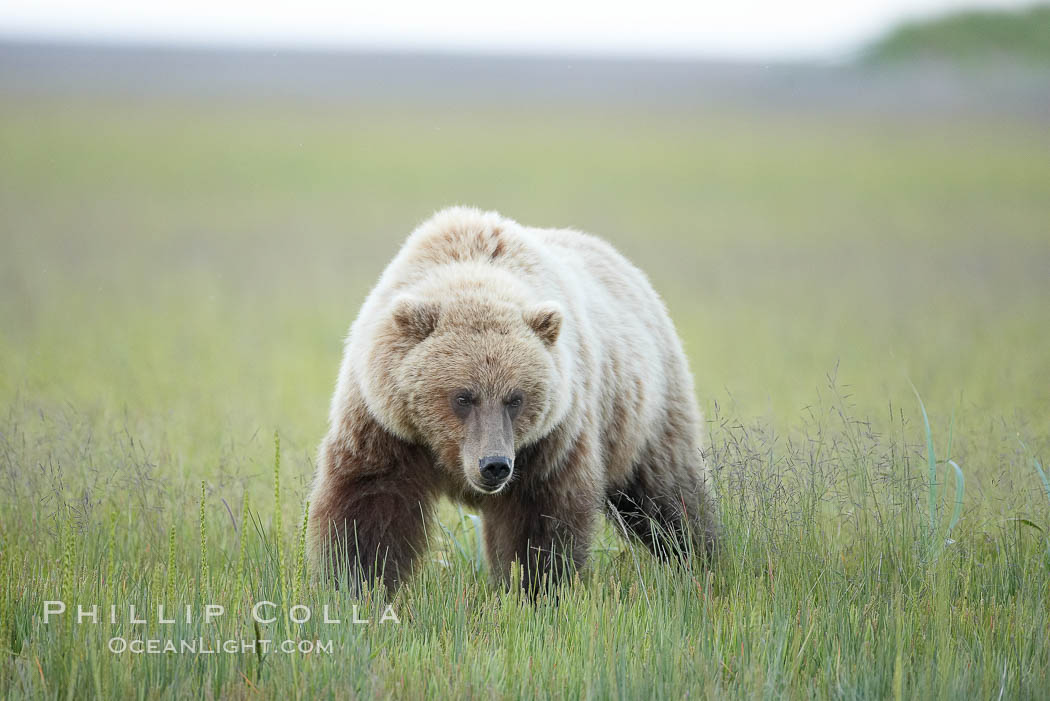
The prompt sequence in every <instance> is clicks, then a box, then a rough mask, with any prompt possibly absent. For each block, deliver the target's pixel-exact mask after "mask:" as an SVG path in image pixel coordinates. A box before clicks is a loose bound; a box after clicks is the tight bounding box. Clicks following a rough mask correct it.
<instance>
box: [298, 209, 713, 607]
mask: <svg viewBox="0 0 1050 701" xmlns="http://www.w3.org/2000/svg"><path fill="white" fill-rule="evenodd" d="M702 429H703V426H702V422H701V415H700V410H699V407H698V406H697V402H696V398H695V396H694V394H693V381H692V376H691V375H690V372H689V368H688V365H687V362H686V358H685V355H684V353H683V352H682V345H681V342H680V340H679V338H678V335H677V333H676V332H675V329H674V325H673V324H672V323H671V319H670V318H669V316H668V314H667V310H666V308H665V307H664V304H663V302H662V301H661V299H660V298H659V296H658V295H657V294H656V292H655V291H654V290H653V288H652V286H651V285H650V284H649V281H648V280H647V279H646V277H645V275H644V274H643V273H642V272H641V271H639V270H638V269H637V268H635V267H634V266H633V265H631V264H630V263H629V262H628V261H627V260H626V259H625V258H624V257H623V256H621V255H620V254H619V253H618V252H617V251H616V250H614V249H613V247H612V246H610V245H609V244H607V243H605V242H604V241H602V240H600V239H598V238H595V237H593V236H589V235H587V234H582V233H579V232H576V231H571V230H552V229H536V228H529V227H525V226H522V225H520V224H518V223H517V222H515V221H513V220H510V219H507V218H504V217H502V216H500V215H499V214H497V213H495V212H482V211H479V210H476V209H469V208H461V207H457V208H451V209H446V210H444V211H441V212H439V213H437V214H436V215H434V216H433V217H432V218H431V219H429V220H428V221H426V222H425V223H423V224H422V225H421V226H420V227H419V228H418V229H417V230H416V231H415V232H414V233H413V234H412V235H411V236H410V237H409V238H408V240H407V241H406V242H405V244H404V246H403V247H402V248H401V251H400V252H399V253H398V254H397V256H396V257H395V258H394V260H393V261H392V262H391V263H390V265H389V266H388V267H387V268H386V270H385V271H384V273H383V275H382V277H381V278H380V279H379V282H378V284H377V285H376V286H375V288H374V289H373V290H372V292H371V294H369V296H368V298H367V299H366V300H365V302H364V305H363V306H362V308H361V311H360V314H359V315H358V317H357V320H356V321H355V322H354V324H353V325H352V326H351V328H350V334H349V336H348V337H347V341H346V347H345V352H344V355H343V362H342V367H341V369H340V373H339V381H338V384H337V386H336V390H335V395H334V397H333V398H332V405H331V416H330V427H329V431H328V434H327V436H326V437H325V438H324V441H323V442H322V444H321V448H320V454H319V458H318V465H317V474H316V477H315V482H314V487H313V495H312V497H311V506H310V515H309V520H310V529H309V534H310V545H311V552H312V554H313V557H314V559H315V561H316V562H317V563H318V564H319V565H321V567H322V569H324V570H325V571H326V572H327V573H329V575H334V576H335V577H336V578H337V581H338V580H340V579H343V578H347V579H348V580H349V582H350V583H351V584H352V585H355V586H356V585H358V584H361V583H362V582H364V581H370V582H373V583H382V584H385V585H387V586H388V587H394V586H396V585H397V584H398V583H399V582H401V581H403V580H404V579H405V577H406V576H407V575H408V574H410V572H411V571H412V569H413V566H414V563H415V562H416V561H417V559H418V557H419V555H420V554H421V552H422V550H423V549H424V546H425V544H426V525H427V521H428V518H429V517H430V515H431V510H432V508H433V506H434V503H435V501H436V500H437V499H438V498H439V497H442V496H445V497H448V498H450V499H452V500H453V501H456V502H460V503H463V504H466V505H469V506H470V507H471V508H474V509H477V510H479V511H480V512H481V514H482V519H483V523H484V526H483V530H484V535H485V549H486V555H487V557H488V561H489V563H490V566H491V567H492V569H493V571H494V572H496V573H498V575H499V576H500V577H501V578H502V579H503V580H504V581H506V580H507V578H508V576H509V573H510V571H511V563H512V562H514V561H518V562H519V563H520V564H521V570H520V571H521V572H522V582H523V584H524V586H525V587H526V588H527V589H528V590H529V591H530V592H533V593H535V592H537V591H539V589H540V587H544V588H546V587H549V586H553V585H555V584H557V583H558V582H559V581H560V580H562V579H563V578H564V576H565V575H566V574H567V573H569V572H571V571H573V570H574V569H575V568H578V567H580V566H581V565H583V564H584V562H585V560H586V559H587V554H588V546H589V544H590V542H591V538H592V535H593V533H594V532H595V528H596V527H597V526H598V524H599V515H600V514H601V513H602V511H603V510H604V511H606V512H607V513H608V514H609V515H610V517H611V518H612V519H613V521H614V523H615V525H616V527H617V529H618V530H620V532H621V533H624V534H629V535H630V536H632V537H636V538H637V539H639V540H640V541H641V542H643V543H644V544H645V545H646V546H648V547H649V548H650V549H651V550H652V551H653V552H654V553H656V554H657V555H660V556H668V555H676V556H679V557H680V556H682V555H683V554H684V553H690V552H696V553H708V554H709V553H710V552H711V551H712V549H713V547H714V545H715V540H716V537H717V533H718V515H717V507H716V504H715V500H714V497H713V492H712V489H711V484H710V478H709V476H708V472H707V466H706V464H705V461H704V458H703V455H702V453H701V437H702Z"/></svg>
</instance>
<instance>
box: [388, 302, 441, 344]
mask: <svg viewBox="0 0 1050 701" xmlns="http://www.w3.org/2000/svg"><path fill="white" fill-rule="evenodd" d="M440 316H441V305H439V304H438V303H437V302H428V301H426V300H422V299H418V298H416V297H409V296H408V295H405V296H403V297H400V298H398V299H397V300H395V301H394V323H395V324H397V328H398V330H399V331H400V332H401V333H402V334H404V335H405V337H406V338H409V339H411V340H413V341H415V342H416V343H419V342H420V341H422V340H423V339H425V338H426V337H427V336H429V335H430V334H431V333H433V332H434V329H435V328H437V323H438V317H440Z"/></svg>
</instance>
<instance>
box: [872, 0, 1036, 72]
mask: <svg viewBox="0 0 1050 701" xmlns="http://www.w3.org/2000/svg"><path fill="white" fill-rule="evenodd" d="M864 58H865V60H867V61H868V62H871V63H886V62H902V61H915V60H923V61H945V62H954V63H961V64H967V65H971V66H973V65H979V64H986V63H988V62H1016V63H1026V64H1036V65H1043V66H1047V67H1050V5H1037V6H1033V7H1028V8H1024V9H1020V10H967V11H963V12H954V13H951V14H947V15H942V16H939V17H935V18H933V19H927V20H921V21H915V22H908V23H905V24H902V25H901V26H900V27H898V28H896V29H894V30H892V31H891V32H890V33H889V34H887V35H886V36H885V37H884V38H882V39H880V40H878V41H876V42H875V43H874V44H872V45H871V46H870V47H869V48H868V49H867V50H866V51H865V52H864Z"/></svg>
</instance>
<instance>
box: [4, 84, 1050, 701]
mask: <svg viewBox="0 0 1050 701" xmlns="http://www.w3.org/2000/svg"><path fill="white" fill-rule="evenodd" d="M0 154H2V157H0V227H2V228H0V329H2V331H0V367H2V368H3V372H2V374H0V401H2V402H3V404H2V406H0V410H2V414H0V513H2V514H3V518H2V519H0V572H2V574H0V578H2V589H0V695H2V696H4V697H5V698H18V697H49V698H82V697H90V696H101V697H105V698H115V697H125V696H127V697H130V696H135V697H143V698H154V697H166V696H171V695H174V696H188V697H199V696H224V697H225V696H233V697H255V696H265V697H284V698H287V697H297V698H299V697H301V698H315V697H318V696H321V697H329V696H330V697H335V698H353V697H358V696H361V697H372V696H376V695H378V696H396V697H406V698H415V697H419V695H420V694H424V693H425V694H429V695H434V696H438V697H442V696H444V697H454V698H464V697H484V698H491V697H497V698H516V697H522V696H526V697H549V698H566V697H568V698H603V697H617V696H618V697H625V698H633V697H648V696H652V697H655V698H679V697H682V696H684V695H686V694H688V695H690V696H694V697H695V696H702V697H712V698H724V697H739V698H755V697H780V696H792V697H810V696H817V697H826V696H834V697H851V698H852V697H864V698H886V697H897V698H905V697H907V698H956V697H960V696H964V695H966V696H975V697H978V698H999V697H1000V696H1001V697H1002V698H1041V697H1043V696H1044V695H1045V690H1046V689H1047V688H1050V642H1048V641H1047V639H1046V631H1047V630H1050V554H1048V553H1050V551H1048V542H1050V541H1048V540H1047V534H1048V533H1050V486H1047V483H1046V481H1045V479H1046V478H1045V473H1044V471H1043V469H1042V468H1043V466H1045V465H1046V463H1047V460H1046V455H1047V451H1048V449H1050V420H1048V417H1050V395H1048V387H1050V353H1047V348H1048V347H1050V305H1047V304H1046V300H1047V299H1048V298H1050V279H1048V277H1047V275H1046V271H1047V270H1048V269H1050V233H1048V231H1047V222H1050V197H1047V194H1048V192H1047V190H1048V184H1050V142H1047V140H1046V138H1045V125H1044V124H1038V123H1028V122H1024V121H1009V120H1000V121H990V120H977V119H967V118H964V117H961V116H960V117H957V118H955V119H954V120H952V121H947V122H945V121H938V122H932V121H929V120H926V119H924V118H919V117H914V118H905V117H898V118H888V117H887V118H880V119H875V118H871V119H864V118H859V117H857V116H846V115H839V116H834V115H802V114H794V115H792V114H786V113H783V114H750V115H741V114H723V113H718V112H715V111H710V112H700V111H698V112H679V113H674V112H667V113H655V114H643V113H641V112H626V113H622V114H616V115H611V114H609V113H598V112H588V111H586V110H583V109H581V110H579V111H577V112H566V111H559V112H557V113H551V114H548V113H541V112H537V113H531V114H530V113H522V112H521V111H519V110H509V109H507V110H501V109H499V108H498V107H496V106H489V107H486V108H484V109H468V108H466V107H464V108H450V107H441V106H433V107H425V108H424V107H420V106H413V107H412V109H410V110H407V109H404V108H398V109H395V108H394V107H390V108H389V109H387V108H384V106H382V105H368V106H346V105H343V106H339V105H334V104H331V103H328V104H322V103H304V104H302V105H299V106H291V105H287V104H275V103H267V102H264V101H260V102H258V103H235V102H216V103H207V104H206V103H193V102H192V101H181V102H179V101H170V102H167V103H160V102H157V101H154V102H150V101H144V102H136V101H131V100H128V101H123V102H121V101H109V102H106V101H101V100H99V101H79V102H77V101H58V100H54V101H48V100H33V99H28V98H15V97H10V96H8V97H5V99H4V109H3V111H2V112H0ZM456 202H461V203H469V204H477V205H480V206H484V207H489V208H495V209H500V210H501V211H503V212H504V213H505V214H507V215H509V216H512V217H515V218H517V219H519V220H520V221H523V222H526V223H530V224H538V225H572V226H577V227H579V228H582V229H585V230H589V231H592V232H594V233H598V234H601V235H603V236H605V237H607V238H608V239H610V240H611V241H613V242H614V243H615V244H616V245H617V246H619V247H620V248H621V249H622V250H623V251H624V252H625V253H627V254H628V255H629V256H630V257H631V258H632V259H634V260H635V261H636V262H638V263H639V264H640V265H641V266H642V267H643V268H644V269H645V270H646V271H647V272H648V273H649V275H650V277H651V278H652V279H653V282H654V284H655V285H656V287H657V288H658V289H659V290H660V291H661V292H662V293H663V294H664V295H665V297H666V299H667V301H668V304H669V306H670V309H671V313H672V316H673V318H674V319H675V321H676V323H677V325H678V327H679V330H680V332H681V334H682V336H683V338H684V340H685V342H686V346H687V351H688V353H689V355H690V361H691V364H692V367H693V370H694V373H695V375H696V381H697V393H698V396H699V398H700V400H701V403H702V405H703V407H704V408H705V411H706V412H707V416H708V419H709V425H710V432H711V460H712V464H713V465H714V466H715V468H716V474H717V487H718V490H719V492H720V493H721V495H722V510H723V518H724V520H725V524H726V538H725V543H724V548H723V551H722V554H721V557H720V559H719V561H718V563H717V566H715V567H714V568H713V569H712V570H711V571H706V570H705V569H703V568H702V567H700V565H699V564H691V565H690V566H689V567H687V568H683V569H679V570H674V569H668V568H664V567H661V566H660V565H659V564H658V563H656V562H654V561H653V560H652V558H650V557H649V556H648V555H647V554H646V553H645V552H644V551H641V550H638V549H636V548H634V547H628V546H626V545H624V544H623V543H622V542H620V541H619V540H618V539H617V538H616V537H615V534H614V532H613V531H612V529H611V528H607V529H606V531H605V532H604V533H603V537H602V538H601V542H600V543H599V545H598V546H597V547H596V548H595V551H594V553H593V561H592V564H591V567H590V568H589V569H587V570H586V571H585V572H583V573H581V574H580V576H579V578H578V580H577V581H574V582H572V583H571V584H570V585H569V586H568V587H567V588H566V589H565V590H564V591H563V592H561V596H560V601H559V603H558V604H557V605H552V604H550V603H549V602H546V603H543V602H541V603H540V604H539V605H537V606H532V605H528V604H524V603H523V602H521V601H520V600H519V599H518V597H517V596H516V594H515V593H513V592H511V593H506V592H502V591H498V590H496V589H495V588H494V587H493V586H492V585H491V584H490V583H489V580H488V577H487V574H488V573H487V570H486V567H485V565H484V562H483V560H482V558H481V556H480V554H479V539H478V536H477V530H476V529H477V523H476V519H475V518H473V515H472V514H470V513H468V512H465V511H462V510H457V509H456V508H454V507H452V506H451V505H449V506H446V507H444V508H443V509H442V511H441V523H440V524H439V523H435V524H432V527H431V529H430V538H431V540H432V544H433V547H432V550H431V552H430V553H429V556H428V558H427V560H426V562H425V564H424V566H423V567H422V571H421V572H420V575H419V577H418V578H416V579H415V580H413V581H412V582H411V583H410V584H409V586H407V587H405V588H404V589H403V590H402V591H400V592H399V593H398V594H397V595H396V597H394V599H393V600H392V601H391V602H389V603H390V604H391V605H392V606H393V610H394V611H396V613H397V615H398V616H399V618H400V623H383V624H380V623H379V622H378V619H379V618H380V617H381V616H382V614H383V611H384V605H385V602H382V601H378V600H375V599H373V598H372V596H371V595H368V596H366V597H365V599H364V600H363V601H360V602H356V603H358V604H359V611H360V615H361V616H362V617H368V618H370V619H371V621H372V622H371V623H369V624H367V625H351V624H349V623H348V619H349V618H350V614H351V608H350V607H351V605H352V604H353V603H355V602H354V601H352V600H350V599H349V598H348V596H347V595H346V594H345V593H342V592H334V591H329V590H328V589H326V588H325V587H323V586H320V585H319V584H318V583H317V582H316V581H314V580H313V579H312V578H311V577H310V576H309V575H308V573H307V572H306V571H305V568H304V567H303V563H302V537H301V536H302V523H303V516H304V510H305V498H306V494H307V492H308V483H309V479H310V477H311V474H312V462H313V456H314V452H315V448H316V445H317V443H318V441H319V440H320V437H321V436H322V434H323V432H324V430H325V420H326V414H327V405H328V400H329V396H330V392H331V390H332V387H333V384H334V380H335V374H336V370H337V366H338V362H339V357H340V350H341V339H342V336H343V334H344V333H345V330H346V327H347V326H348V324H349V322H350V321H351V320H352V319H353V317H354V315H355V313H356V310H357V307H358V305H359V304H360V302H361V301H362V299H363V297H364V295H365V294H366V293H367V291H368V289H369V288H370V287H371V285H372V284H373V283H374V281H375V279H376V278H377V277H378V275H379V272H380V271H381V269H382V267H383V265H384V264H385V263H386V262H387V261H388V260H389V258H390V257H391V256H392V255H393V254H394V252H395V251H396V249H397V246H398V244H399V242H400V240H401V239H402V238H403V237H404V236H405V235H406V233H407V232H408V230H410V229H411V227H412V226H413V225H414V224H415V223H416V222H418V221H419V220H421V219H423V218H424V217H426V216H427V215H428V214H429V213H430V212H431V211H433V210H434V209H436V208H439V207H441V206H444V205H447V204H450V203H456ZM912 383H913V384H914V387H915V388H917V390H918V392H919V393H920V394H921V396H922V400H921V401H922V403H923V404H924V406H922V407H920V402H919V401H918V400H917V399H916V396H915V394H914V393H913V391H912ZM275 431H276V432H277V434H278V435H279V439H280V441H279V452H278V451H275V444H274V441H273V440H272V437H273V436H274V432H275ZM1019 438H1020V441H1019V440H1018V439H1019ZM1022 441H1023V443H1022ZM275 453H277V454H278V455H279V460H278V459H275ZM956 480H958V481H956ZM202 482H203V493H202V490H201V485H202ZM960 494H961V506H960V507H959V509H958V511H956V505H957V502H959V501H960V496H959V495H960ZM53 599H62V600H65V601H67V602H69V603H71V604H72V605H74V606H75V605H76V604H77V603H82V604H85V605H91V604H98V605H99V606H100V608H101V610H102V612H103V618H104V617H105V616H106V613H107V612H108V607H109V605H111V604H116V605H118V608H119V610H120V611H121V613H120V614H119V619H118V622H117V623H116V624H110V623H108V622H101V623H99V624H97V625H92V624H89V623H84V624H81V625H72V624H70V623H69V615H68V614H67V615H66V616H65V619H64V622H63V621H60V620H53V621H52V622H51V623H49V624H46V625H45V624H44V622H43V617H42V613H43V602H44V601H46V600H53ZM262 600H269V601H273V602H276V603H278V608H279V609H280V610H282V611H284V610H286V609H288V608H289V607H291V606H292V605H294V604H295V603H297V602H301V603H303V604H307V605H309V606H310V608H311V610H312V611H313V614H314V618H313V619H312V620H311V621H309V622H307V623H305V624H302V625H299V624H295V623H293V622H291V621H289V620H288V618H287V617H286V616H283V615H282V616H281V617H279V618H278V621H276V622H274V623H262V624H258V625H254V624H253V623H252V620H251V616H250V609H251V607H252V606H253V605H254V604H255V603H256V602H258V601H262ZM208 603H216V604H221V605H223V606H225V609H226V614H225V615H224V616H223V617H221V618H219V619H218V620H217V621H215V622H213V623H205V622H203V620H201V618H202V616H203V606H204V605H205V604H208ZM326 603H327V604H329V605H330V609H331V611H332V612H333V613H335V612H338V614H337V615H339V617H340V618H342V619H343V623H342V624H338V625H326V624H324V623H322V622H320V621H319V620H317V619H318V618H319V617H320V616H321V609H322V606H323V605H324V604H326ZM158 604H164V605H166V606H167V607H169V610H170V607H173V606H174V607H178V608H177V610H178V611H182V610H183V609H182V607H184V606H185V605H187V604H189V605H191V606H192V607H193V611H194V617H193V620H192V621H191V622H189V623H186V622H185V621H184V620H182V619H181V618H180V619H179V621H178V622H177V623H174V624H159V623H157V621H156V607H157V605H158ZM130 605H134V606H136V607H137V610H138V611H139V612H142V611H143V610H145V611H150V612H151V613H150V614H149V616H148V618H150V619H151V622H149V623H146V624H132V623H129V622H128V618H129V617H128V611H127V607H128V606H130ZM115 636H125V637H131V638H161V639H167V638H171V639H175V640H181V639H187V640H190V639H196V638H199V637H202V636H203V637H204V638H206V639H208V640H215V639H235V640H238V641H239V640H248V641H251V640H256V639H274V640H283V639H285V638H292V639H303V640H317V639H320V640H322V641H328V640H331V641H332V647H333V652H332V654H327V653H325V652H314V653H311V654H308V655H302V654H283V653H274V652H270V653H268V654H257V653H252V652H247V653H237V654H214V655H189V654H156V655H150V654H142V655H133V654H128V653H124V654H114V653H111V652H109V650H108V648H107V642H108V641H109V640H110V639H111V638H113V637H115Z"/></svg>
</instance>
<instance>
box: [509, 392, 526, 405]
mask: <svg viewBox="0 0 1050 701" xmlns="http://www.w3.org/2000/svg"><path fill="white" fill-rule="evenodd" d="M506 403H507V408H508V409H520V408H521V405H522V404H524V403H525V397H523V396H522V395H521V393H520V392H515V393H514V394H512V395H511V396H510V399H508V400H507V402H506Z"/></svg>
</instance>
